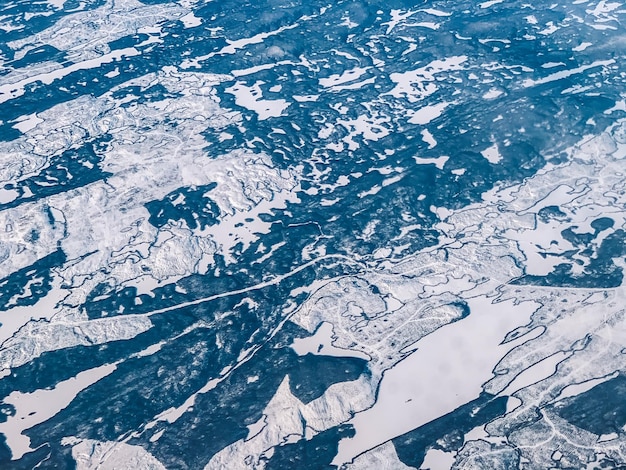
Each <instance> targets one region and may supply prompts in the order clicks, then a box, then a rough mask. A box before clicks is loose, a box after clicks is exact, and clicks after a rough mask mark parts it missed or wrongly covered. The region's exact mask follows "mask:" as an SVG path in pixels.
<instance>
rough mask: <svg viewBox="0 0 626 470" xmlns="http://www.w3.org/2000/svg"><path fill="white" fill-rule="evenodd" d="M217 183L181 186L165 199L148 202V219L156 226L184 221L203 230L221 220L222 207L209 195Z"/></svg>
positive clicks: (193, 227) (188, 225)
mask: <svg viewBox="0 0 626 470" xmlns="http://www.w3.org/2000/svg"><path fill="white" fill-rule="evenodd" d="M215 187H217V183H209V184H205V185H201V186H193V187H186V188H179V189H176V190H175V191H172V192H171V193H169V194H168V195H167V196H165V197H164V198H163V199H161V200H158V201H151V202H148V203H146V205H145V206H146V209H148V212H149V213H150V218H149V219H148V221H149V222H150V223H151V224H152V225H153V226H154V227H156V228H161V227H163V226H164V225H166V224H167V223H169V222H170V221H179V220H180V221H184V222H185V223H186V224H187V227H189V228H190V229H192V230H193V229H195V228H197V227H198V226H199V227H200V229H201V230H204V228H205V227H209V226H211V225H215V224H217V223H218V222H219V216H220V209H219V207H218V205H217V204H216V203H215V202H214V201H213V200H212V199H211V198H210V197H208V196H207V193H209V192H210V191H211V190H212V189H214V188H215Z"/></svg>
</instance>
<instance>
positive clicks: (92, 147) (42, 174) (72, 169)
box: [0, 136, 111, 210]
mask: <svg viewBox="0 0 626 470" xmlns="http://www.w3.org/2000/svg"><path fill="white" fill-rule="evenodd" d="M110 139H111V137H110V136H105V137H101V138H98V139H95V140H92V141H89V142H86V143H85V144H84V145H83V146H81V147H79V148H77V149H74V148H71V149H69V150H66V151H64V152H63V153H61V154H60V155H57V156H54V157H51V158H50V160H49V163H48V164H47V165H46V166H45V167H44V168H43V169H42V170H40V171H39V173H37V174H35V175H34V176H31V177H28V178H26V179H23V180H19V181H18V182H16V183H8V184H6V185H4V189H8V190H11V189H12V190H15V191H17V192H18V194H19V196H18V197H17V198H16V199H14V200H13V201H11V202H7V203H4V204H0V210H3V209H8V208H11V207H16V206H19V205H20V204H23V203H25V202H31V201H37V200H39V199H42V198H46V197H49V196H53V195H55V194H60V193H64V192H67V191H70V190H72V189H78V188H80V187H83V186H86V185H88V184H90V183H93V182H95V181H99V180H102V179H104V178H106V177H108V176H110V175H111V173H108V172H105V171H102V169H101V168H100V162H101V161H102V155H101V152H102V149H103V146H104V145H106V143H107V142H108V141H109V140H110Z"/></svg>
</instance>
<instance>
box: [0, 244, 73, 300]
mask: <svg viewBox="0 0 626 470" xmlns="http://www.w3.org/2000/svg"><path fill="white" fill-rule="evenodd" d="M65 259H66V258H65V253H64V252H63V250H61V249H57V250H56V251H53V252H52V253H50V254H49V255H47V256H45V257H43V258H41V259H38V260H37V261H35V262H34V263H33V264H31V265H30V266H27V267H25V268H22V269H20V270H18V271H15V272H13V273H11V274H10V275H9V276H7V277H5V278H4V279H2V280H0V310H8V309H10V308H13V307H20V306H27V305H35V304H36V303H37V302H38V301H39V300H40V299H42V298H43V297H45V296H46V295H47V294H48V292H50V290H51V289H52V269H54V268H57V267H59V266H62V265H63V263H65Z"/></svg>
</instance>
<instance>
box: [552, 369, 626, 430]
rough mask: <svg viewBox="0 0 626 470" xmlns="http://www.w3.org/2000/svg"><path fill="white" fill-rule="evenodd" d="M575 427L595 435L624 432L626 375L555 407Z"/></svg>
mask: <svg viewBox="0 0 626 470" xmlns="http://www.w3.org/2000/svg"><path fill="white" fill-rule="evenodd" d="M551 408H552V409H553V410H554V411H555V412H556V413H557V414H558V415H559V416H561V417H562V418H563V419H565V420H567V421H568V422H570V423H571V424H573V425H574V426H577V427H579V428H581V429H585V430H587V431H589V432H592V433H594V434H598V435H602V434H610V433H614V432H616V433H623V429H622V428H623V427H624V425H626V376H624V375H623V374H619V375H618V376H617V377H615V378H614V379H610V380H607V381H606V382H602V383H600V384H598V385H596V386H595V387H593V388H592V389H590V390H587V391H586V392H583V393H581V394H580V395H576V396H575V397H571V398H566V399H564V400H561V401H560V402H558V403H556V404H555V405H554V406H553V407H551Z"/></svg>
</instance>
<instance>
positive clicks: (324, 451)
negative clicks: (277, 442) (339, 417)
mask: <svg viewBox="0 0 626 470" xmlns="http://www.w3.org/2000/svg"><path fill="white" fill-rule="evenodd" d="M351 437H354V428H353V427H352V426H351V425H341V426H336V427H332V428H330V429H328V430H326V431H322V432H320V433H319V434H316V435H315V436H313V437H312V438H311V439H309V440H306V439H300V440H299V441H297V442H294V443H292V444H285V445H282V446H277V447H274V448H273V451H274V454H273V455H272V457H270V458H269V460H267V465H266V467H265V470H283V469H287V468H293V469H296V468H297V469H298V470H325V469H328V470H330V469H333V468H336V467H335V466H334V465H332V466H331V465H330V463H331V462H332V461H333V459H334V458H335V456H336V455H337V450H338V448H339V441H341V440H342V439H344V438H351Z"/></svg>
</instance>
